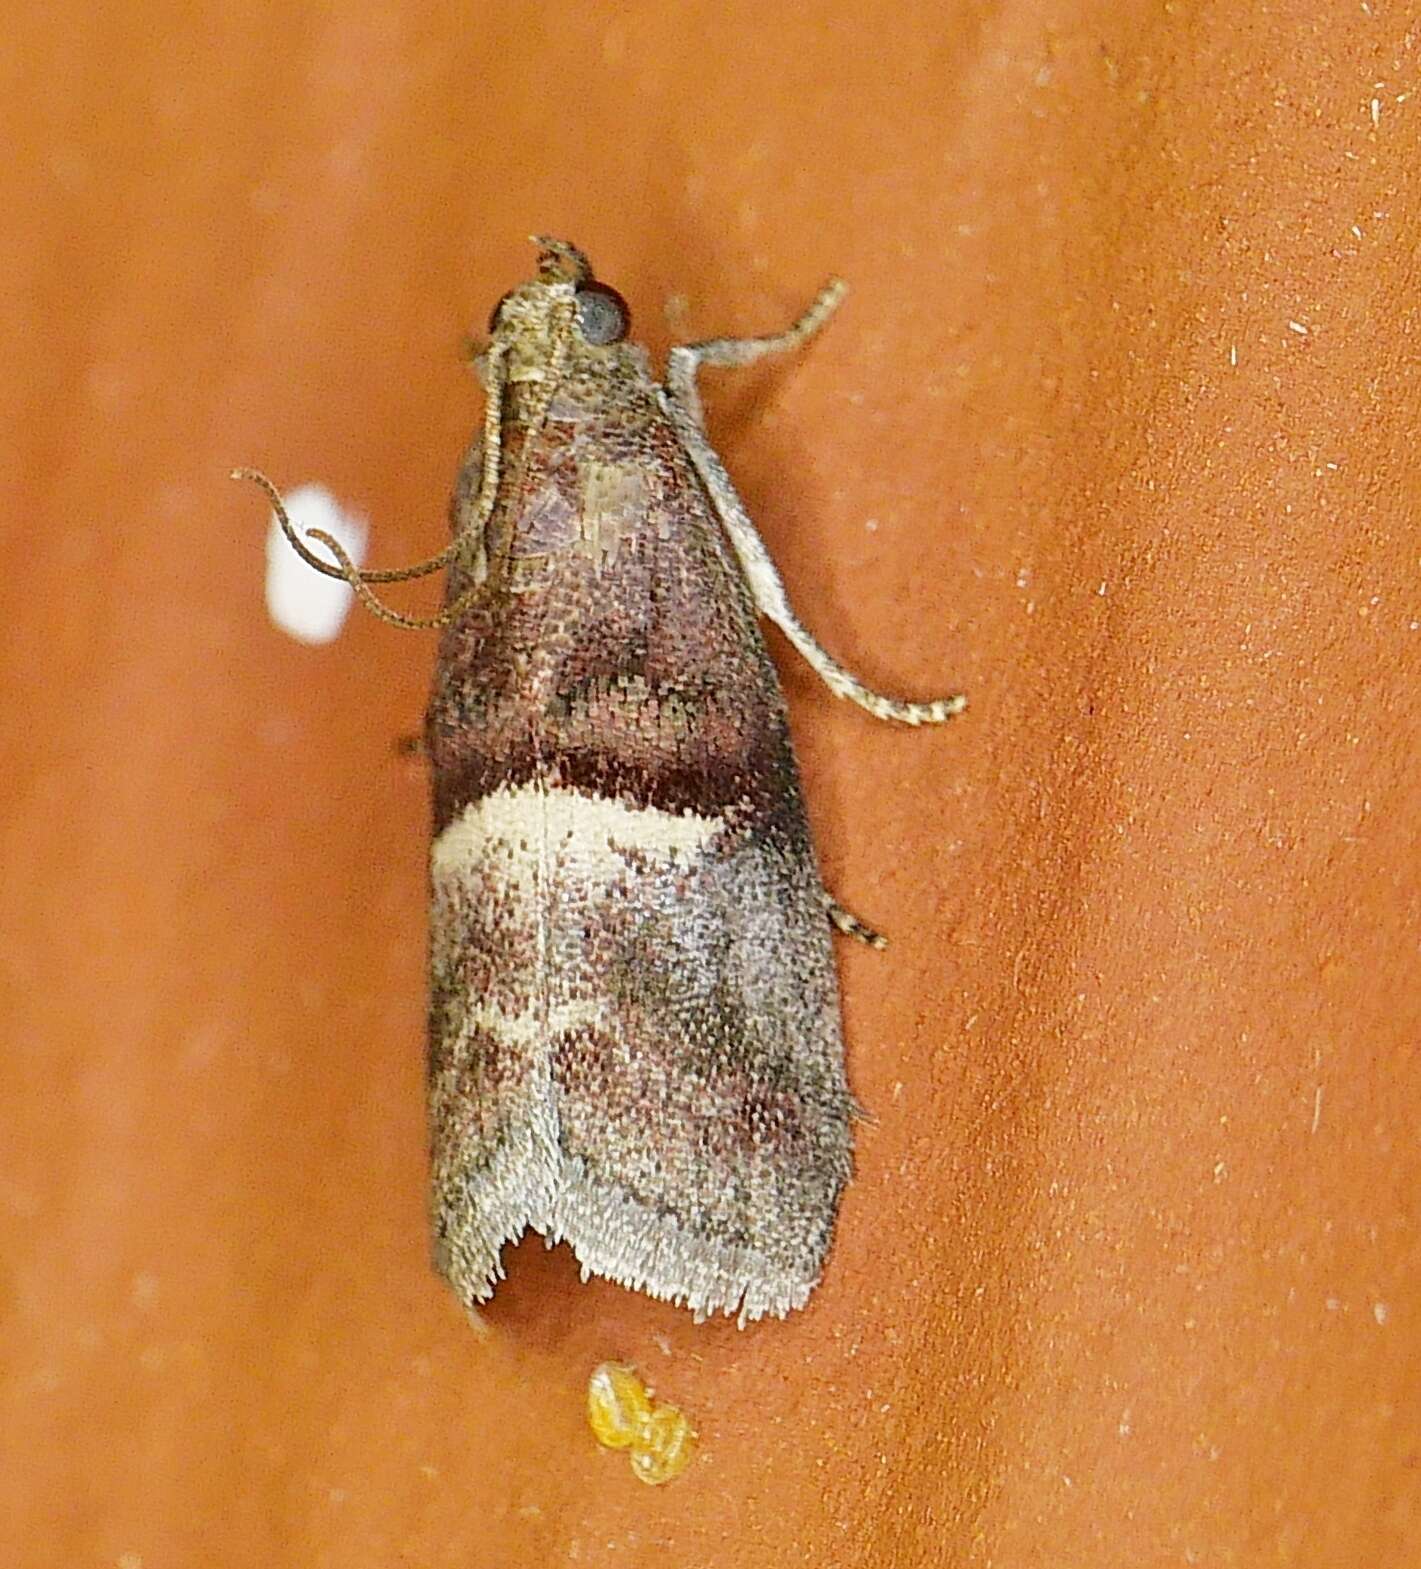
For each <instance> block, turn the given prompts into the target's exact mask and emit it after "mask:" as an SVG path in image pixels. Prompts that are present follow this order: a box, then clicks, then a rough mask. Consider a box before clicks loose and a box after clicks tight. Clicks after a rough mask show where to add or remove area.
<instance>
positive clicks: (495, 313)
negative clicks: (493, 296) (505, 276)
mask: <svg viewBox="0 0 1421 1569" xmlns="http://www.w3.org/2000/svg"><path fill="white" fill-rule="evenodd" d="M512 293H513V290H512V289H510V290H509V291H508V293H507V294H505V295H504V296H503V298H502V299H501V300H500V301H499V302H498V304H497V305H495V306H494V308H493V309H492V310H491V311H490V312H489V313H488V330H489V331H490V332H493V331H495V330H496V329H497V327H498V317H499V313H500V312H501V311H502V309H503V307H504V305H505V304H506V303H507V301H508V299H509V296H510V295H512Z"/></svg>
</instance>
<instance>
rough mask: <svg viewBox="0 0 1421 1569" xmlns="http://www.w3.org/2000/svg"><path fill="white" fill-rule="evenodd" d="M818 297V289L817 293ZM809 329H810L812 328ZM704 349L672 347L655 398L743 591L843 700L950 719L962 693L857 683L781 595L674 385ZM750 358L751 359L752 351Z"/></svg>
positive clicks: (884, 712)
mask: <svg viewBox="0 0 1421 1569" xmlns="http://www.w3.org/2000/svg"><path fill="white" fill-rule="evenodd" d="M825 297H826V296H824V295H821V296H820V299H821V300H822V299H824V298H825ZM813 317H814V310H813V309H811V310H810V312H809V314H808V315H807V316H805V317H804V318H803V319H802V321H801V322H800V323H798V324H796V326H794V327H791V328H790V330H789V332H788V333H785V334H784V335H783V336H784V337H785V338H788V339H793V338H794V335H795V334H796V333H798V332H799V330H800V327H802V326H803V324H804V322H808V321H811V319H812V318H813ZM821 319H822V317H821ZM814 325H815V326H817V325H818V323H817V322H815V323H814ZM810 330H811V331H812V330H813V327H811V328H810ZM722 341H723V342H725V343H726V344H729V345H734V344H735V343H736V342H737V340H735V339H724V340H722ZM738 341H739V342H741V343H742V344H744V345H746V346H747V347H748V346H753V345H756V344H761V345H763V344H767V343H768V344H776V345H777V344H778V342H779V340H777V339H773V338H746V339H741V340H738ZM707 347H711V348H714V347H715V345H714V344H711V345H706V344H695V345H691V346H689V347H685V348H680V349H672V351H671V360H670V362H669V365H668V381H667V387H666V389H665V390H664V392H663V394H662V403H663V406H664V408H665V409H666V413H667V416H668V418H669V419H670V420H671V423H672V424H673V425H674V426H675V428H676V434H677V435H678V436H679V437H680V438H681V443H682V445H683V446H684V447H685V449H686V453H687V455H688V456H689V457H690V459H691V462H692V463H693V464H694V465H695V468H696V472H697V473H698V474H699V475H700V477H701V480H702V482H703V483H704V485H705V487H706V490H707V492H708V493H709V495H710V498H711V502H712V504H713V505H714V507H715V510H716V513H717V515H718V516H719V518H720V521H721V524H722V526H723V527H724V529H725V532H726V534H727V536H728V537H729V539H730V543H731V545H732V546H733V547H734V549H735V554H736V555H737V556H738V557H739V559H740V567H741V570H742V571H743V572H744V574H745V579H746V581H747V582H748V584H749V585H750V594H751V597H752V598H753V599H754V601H755V604H756V606H757V607H758V608H759V610H760V613H761V614H762V615H765V616H768V617H769V619H770V620H771V621H773V622H774V623H775V625H776V626H777V627H779V629H780V630H781V631H782V632H783V633H784V635H785V636H786V637H787V638H788V639H789V640H790V642H791V643H793V644H794V646H795V647H796V648H797V649H798V650H799V652H800V653H801V654H802V655H803V656H804V658H805V659H806V660H807V661H808V663H809V665H810V667H811V668H812V669H813V670H814V671H816V672H817V673H818V675H819V678H820V679H821V680H822V681H823V682H824V684H825V686H827V687H828V688H829V690H830V691H831V692H833V693H834V695H835V696H836V697H846V698H848V699H849V701H850V702H853V703H857V704H858V705H859V707H860V708H863V709H866V710H867V711H868V712H869V713H870V714H872V715H873V716H874V717H875V718H876V719H894V720H897V721H898V723H899V724H905V725H937V724H941V723H942V722H943V720H945V719H951V718H952V716H953V715H954V714H960V713H961V712H962V710H963V709H964V708H966V707H967V699H966V698H965V697H964V696H963V695H962V694H961V693H960V692H959V693H957V694H956V695H955V696H953V697H943V698H938V699H937V700H936V701H935V702H931V703H905V702H902V701H900V700H899V699H898V698H895V697H887V696H885V695H884V694H883V693H882V692H875V691H874V690H873V689H872V688H871V687H868V686H865V685H864V683H863V682H862V681H860V680H859V679H858V677H857V676H856V675H854V674H853V673H852V671H849V670H846V669H845V668H844V667H843V666H842V665H841V664H839V663H838V662H837V661H836V660H835V659H833V658H832V657H831V655H830V654H829V653H828V651H827V650H826V649H824V648H823V647H821V645H820V644H819V643H817V642H816V641H815V640H814V638H813V637H812V636H811V635H810V634H809V632H808V631H807V630H806V628H805V627H804V626H803V624H802V623H801V622H800V620H799V618H798V617H797V616H796V615H795V613H794V610H793V609H792V608H791V606H790V602H789V596H788V595H787V594H786V593H785V586H784V582H783V580H782V579H781V577H780V575H779V573H778V572H777V571H776V569H775V564H774V562H773V561H771V560H770V553H769V551H767V550H766V549H765V544H764V541H763V540H762V539H761V538H760V536H759V534H758V533H757V532H756V530H755V525H754V524H753V523H752V522H751V521H750V514H749V513H748V512H746V510H745V503H744V502H743V501H741V499H740V497H739V496H738V495H737V494H736V491H735V486H734V485H733V484H732V483H731V481H730V475H729V474H727V473H726V471H725V465H724V464H723V463H722V462H721V461H720V459H719V458H718V457H717V456H716V453H715V449H714V448H713V447H712V446H711V444H710V441H709V440H708V439H707V437H706V433H705V431H704V429H703V428H702V426H701V421H700V418H699V409H700V402H699V399H697V400H696V401H695V403H693V404H688V403H687V402H686V401H685V396H684V393H683V392H682V390H681V387H682V385H684V386H686V387H689V388H690V390H691V395H692V396H693V397H694V393H695V389H694V385H693V382H692V380H691V378H694V376H695V370H696V364H697V359H696V356H697V355H699V354H700V352H701V350H703V349H705V348H707ZM758 352H759V353H762V354H763V353H769V352H772V351H771V350H769V349H765V348H760V349H759V350H758ZM678 356H684V358H682V359H681V360H680V361H679V370H678V358H677V357H678ZM750 357H751V358H754V355H753V354H752V355H751V356H750ZM727 363H728V362H727ZM740 363H744V361H743V360H742V361H741V362H740ZM678 377H679V379H678Z"/></svg>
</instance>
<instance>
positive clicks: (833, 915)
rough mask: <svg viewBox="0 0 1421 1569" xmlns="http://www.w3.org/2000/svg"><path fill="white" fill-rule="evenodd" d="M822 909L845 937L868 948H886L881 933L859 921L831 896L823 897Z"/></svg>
mask: <svg viewBox="0 0 1421 1569" xmlns="http://www.w3.org/2000/svg"><path fill="white" fill-rule="evenodd" d="M824 908H825V910H826V911H827V912H828V915H829V919H830V920H831V921H832V922H833V923H834V925H835V926H837V927H838V928H839V930H840V931H841V932H843V934H844V935H845V936H846V937H855V938H857V939H858V941H859V942H861V943H866V944H867V945H868V946H869V947H870V948H886V947H887V946H888V939H887V938H886V937H885V936H884V935H883V933H882V932H877V931H875V930H874V929H873V927H871V926H870V925H869V924H868V922H867V921H861V920H859V918H858V916H856V915H855V914H854V913H853V911H852V910H846V909H845V908H844V907H843V905H842V904H840V903H839V901H838V900H837V899H835V898H834V897H833V895H832V894H827V893H826V894H825V895H824Z"/></svg>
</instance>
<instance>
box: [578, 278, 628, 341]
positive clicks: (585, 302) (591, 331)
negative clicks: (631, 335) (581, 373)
mask: <svg viewBox="0 0 1421 1569" xmlns="http://www.w3.org/2000/svg"><path fill="white" fill-rule="evenodd" d="M631 324H632V316H631V312H630V311H629V310H628V309H627V302H626V301H625V300H624V299H623V298H622V297H621V295H620V294H618V293H617V291H616V290H615V289H609V288H608V287H607V285H606V284H605V283H585V284H583V286H582V287H581V288H580V289H579V290H578V291H577V325H578V329H579V331H580V332H581V333H582V336H583V337H584V338H585V339H586V340H587V342H588V343H599V344H600V343H620V342H621V341H622V339H623V338H625V337H626V335H627V332H628V331H629V329H630V328H631Z"/></svg>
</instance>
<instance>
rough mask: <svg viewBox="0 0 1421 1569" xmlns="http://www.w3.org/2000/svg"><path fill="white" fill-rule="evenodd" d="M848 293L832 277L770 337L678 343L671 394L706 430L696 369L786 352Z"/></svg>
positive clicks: (670, 359) (669, 369) (669, 370)
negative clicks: (791, 321) (795, 316)
mask: <svg viewBox="0 0 1421 1569" xmlns="http://www.w3.org/2000/svg"><path fill="white" fill-rule="evenodd" d="M848 292H849V286H848V284H846V283H845V282H844V280H843V279H842V278H831V279H830V280H829V281H828V283H826V284H825V285H824V287H823V288H822V289H820V291H819V293H818V294H816V295H815V297H814V302H813V304H812V305H810V307H809V309H808V310H807V311H805V313H804V315H803V316H801V317H800V318H799V320H798V321H797V322H795V324H794V325H793V326H792V327H789V328H787V329H786V330H785V331H784V332H775V333H771V334H770V335H769V336H768V337H764V338H707V339H706V340H705V341H704V342H702V343H682V344H678V345H677V346H676V347H675V348H673V349H672V350H671V352H670V354H669V355H667V358H666V382H667V385H668V386H669V387H670V389H671V392H672V395H673V396H674V397H675V398H677V399H678V400H679V401H680V402H681V403H682V404H683V405H684V406H685V407H686V408H687V409H688V410H689V411H690V412H691V414H692V416H693V417H694V418H695V421H696V424H697V425H699V426H701V427H702V428H703V429H704V426H705V419H704V415H703V412H702V409H701V394H700V390H699V389H698V388H697V386H696V372H697V371H698V370H699V369H700V368H701V366H702V365H749V364H752V363H753V362H754V361H755V360H758V359H763V358H764V357H765V355H767V354H787V353H788V352H789V351H790V350H791V349H797V348H798V347H799V345H800V344H801V343H803V342H805V340H806V339H808V338H812V337H813V336H814V334H815V333H816V332H818V331H819V329H820V328H821V327H822V326H823V325H824V323H825V322H826V321H828V319H829V318H830V317H831V316H832V315H833V314H834V312H835V311H836V310H838V308H839V302H840V301H841V300H842V299H843V297H844V296H845V295H846V294H847V293H848Z"/></svg>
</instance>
